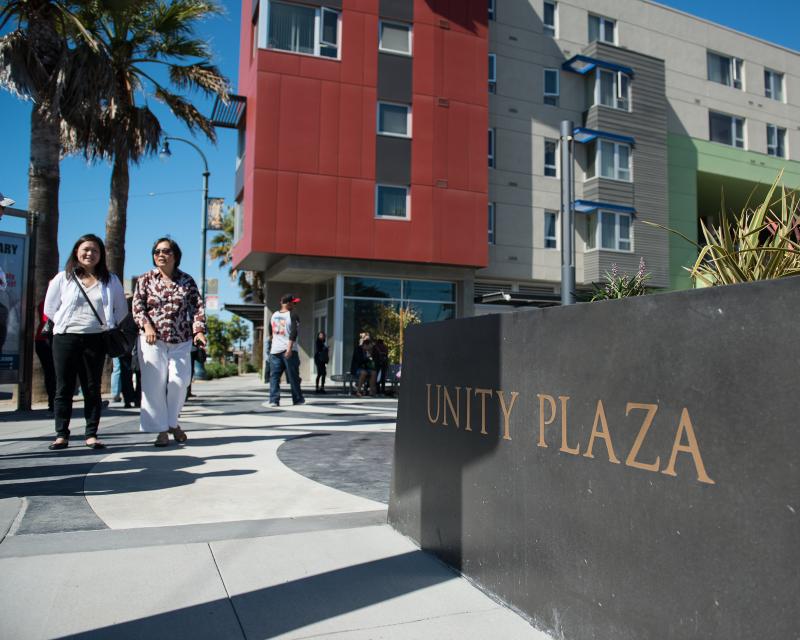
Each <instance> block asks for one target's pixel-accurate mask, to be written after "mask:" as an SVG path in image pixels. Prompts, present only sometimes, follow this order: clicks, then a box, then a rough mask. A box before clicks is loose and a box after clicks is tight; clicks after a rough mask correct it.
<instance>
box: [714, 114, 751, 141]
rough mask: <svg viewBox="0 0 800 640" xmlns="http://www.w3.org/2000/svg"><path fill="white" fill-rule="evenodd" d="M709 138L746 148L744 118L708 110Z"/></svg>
mask: <svg viewBox="0 0 800 640" xmlns="http://www.w3.org/2000/svg"><path fill="white" fill-rule="evenodd" d="M708 129H709V136H708V137H709V140H711V141H712V142H721V143H722V144H728V145H730V146H732V147H739V148H740V149H744V118H737V117H736V116H729V115H727V114H724V113H714V112H713V111H709V112H708Z"/></svg>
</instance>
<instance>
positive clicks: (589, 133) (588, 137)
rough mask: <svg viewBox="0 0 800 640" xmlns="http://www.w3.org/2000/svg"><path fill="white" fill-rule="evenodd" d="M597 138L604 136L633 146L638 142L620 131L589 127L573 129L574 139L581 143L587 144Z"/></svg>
mask: <svg viewBox="0 0 800 640" xmlns="http://www.w3.org/2000/svg"><path fill="white" fill-rule="evenodd" d="M597 138H602V139H603V140H612V141H614V142H624V143H625V144H629V145H631V146H634V145H635V144H636V140H634V139H633V138H631V137H630V136H623V135H620V134H618V133H611V132H609V131H597V130H596V129H587V128H586V127H575V128H574V129H573V130H572V139H573V140H575V142H577V143H579V144H586V143H588V142H591V141H592V140H596V139H597Z"/></svg>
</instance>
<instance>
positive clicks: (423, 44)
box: [412, 22, 436, 96]
mask: <svg viewBox="0 0 800 640" xmlns="http://www.w3.org/2000/svg"><path fill="white" fill-rule="evenodd" d="M435 35H436V27H433V26H430V25H427V24H421V23H419V22H415V23H414V65H413V71H412V73H413V76H414V85H413V86H414V93H415V94H420V93H422V94H425V95H428V96H432V95H435V94H436V92H435V89H434V82H433V77H434V65H433V64H432V61H433V60H434V53H435V48H434V42H435Z"/></svg>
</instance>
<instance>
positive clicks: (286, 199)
mask: <svg viewBox="0 0 800 640" xmlns="http://www.w3.org/2000/svg"><path fill="white" fill-rule="evenodd" d="M276 190H277V196H276V211H275V235H274V240H273V241H272V242H271V243H270V244H271V246H272V247H273V248H274V249H273V250H274V251H276V252H278V253H294V252H295V248H296V243H297V226H298V223H299V221H298V219H297V174H296V173H289V172H286V171H279V172H278V184H277V186H276Z"/></svg>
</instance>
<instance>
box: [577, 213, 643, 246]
mask: <svg viewBox="0 0 800 640" xmlns="http://www.w3.org/2000/svg"><path fill="white" fill-rule="evenodd" d="M587 222H588V230H587V234H586V248H587V249H590V250H591V249H597V248H598V247H599V248H601V249H610V250H612V251H632V250H633V245H632V241H631V240H632V238H631V231H632V229H631V216H630V214H629V213H615V212H613V211H598V212H597V213H593V214H591V215H590V216H589V217H588V219H587Z"/></svg>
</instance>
